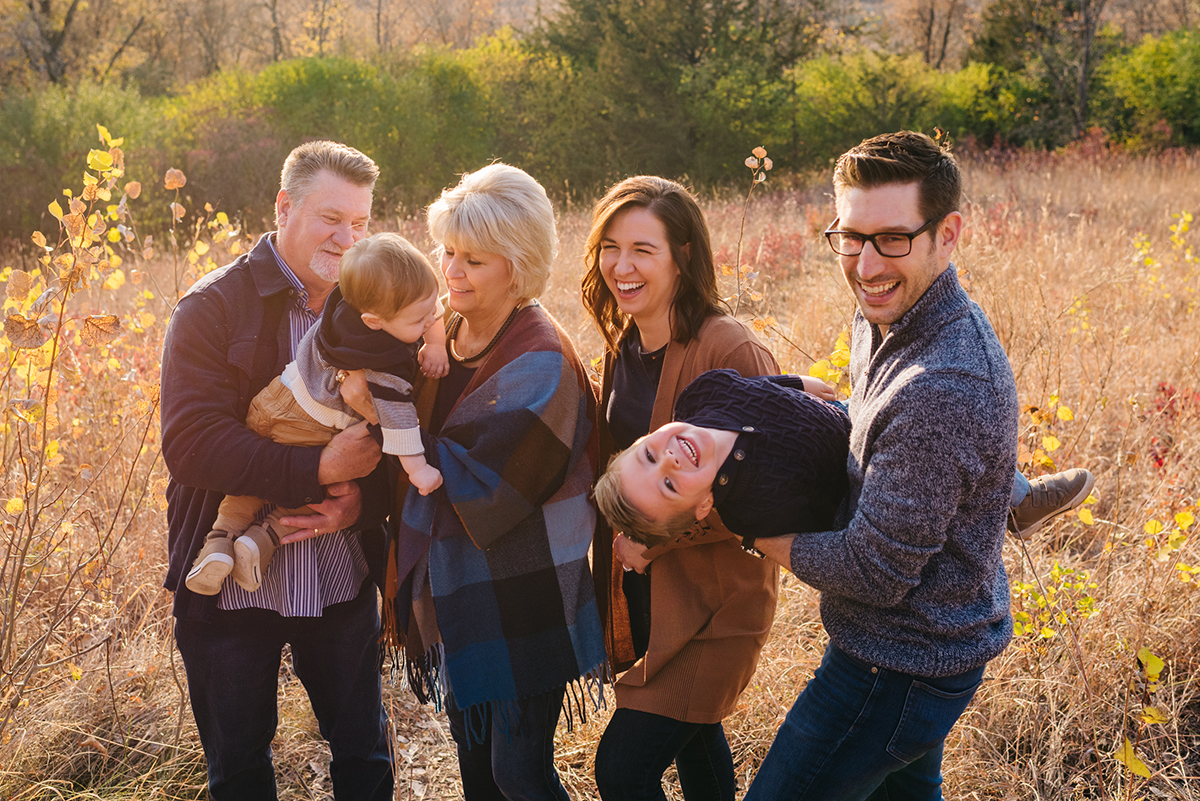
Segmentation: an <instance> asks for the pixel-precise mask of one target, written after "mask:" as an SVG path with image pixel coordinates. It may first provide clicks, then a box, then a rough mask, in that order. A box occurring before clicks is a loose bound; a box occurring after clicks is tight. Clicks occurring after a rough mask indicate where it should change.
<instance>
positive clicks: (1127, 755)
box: [1113, 737, 1150, 779]
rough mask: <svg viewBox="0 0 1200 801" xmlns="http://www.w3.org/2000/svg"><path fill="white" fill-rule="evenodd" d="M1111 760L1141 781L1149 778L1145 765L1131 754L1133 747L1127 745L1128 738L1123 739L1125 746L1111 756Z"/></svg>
mask: <svg viewBox="0 0 1200 801" xmlns="http://www.w3.org/2000/svg"><path fill="white" fill-rule="evenodd" d="M1113 759H1115V760H1117V761H1118V762H1120V763H1121V764H1122V765H1124V766H1125V767H1127V768H1129V771H1130V772H1131V773H1134V774H1136V775H1138V776H1141V777H1142V778H1143V779H1149V778H1150V768H1148V767H1146V763H1145V762H1143V761H1142V760H1140V759H1138V756H1137V754H1135V753H1134V752H1133V746H1132V745H1130V744H1129V738H1128V737H1126V738H1125V745H1124V746H1123V747H1122V748H1120V749H1118V750H1117V751H1116V752H1115V753H1114V754H1113Z"/></svg>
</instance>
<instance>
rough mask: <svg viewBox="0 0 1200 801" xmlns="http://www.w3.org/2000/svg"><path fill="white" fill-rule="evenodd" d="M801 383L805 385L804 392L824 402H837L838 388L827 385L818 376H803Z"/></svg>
mask: <svg viewBox="0 0 1200 801" xmlns="http://www.w3.org/2000/svg"><path fill="white" fill-rule="evenodd" d="M800 381H801V382H803V384H804V391H805V392H807V393H808V394H809V395H816V396H817V397H818V398H820V399H821V400H824V401H835V400H837V388H836V387H834V386H832V385H830V384H826V383H825V382H824V381H822V380H821V379H819V378H817V377H816V376H811V375H805V376H801V377H800Z"/></svg>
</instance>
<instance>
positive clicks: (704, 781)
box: [596, 709, 737, 801]
mask: <svg viewBox="0 0 1200 801" xmlns="http://www.w3.org/2000/svg"><path fill="white" fill-rule="evenodd" d="M672 762H674V763H675V770H676V771H677V773H678V774H679V789H680V790H682V791H683V798H684V801H733V795H734V791H735V790H736V789H737V778H736V776H735V774H734V772H733V754H732V753H730V751H729V741H728V740H726V739H725V729H724V728H722V726H721V724H720V723H685V722H684V721H681V720H675V719H674V718H668V717H665V716H663V715H655V714H653V713H651V712H642V711H641V710H637V709H617V710H616V711H615V712H614V713H613V716H612V720H610V721H609V723H608V728H606V729H605V730H604V736H603V737H601V738H600V745H598V746H597V747H596V786H597V788H598V789H599V790H600V797H601V798H602V799H604V801H665V800H666V797H667V796H666V794H665V793H664V792H663V787H662V777H663V773H665V772H666V770H667V768H668V767H670V765H671V763H672Z"/></svg>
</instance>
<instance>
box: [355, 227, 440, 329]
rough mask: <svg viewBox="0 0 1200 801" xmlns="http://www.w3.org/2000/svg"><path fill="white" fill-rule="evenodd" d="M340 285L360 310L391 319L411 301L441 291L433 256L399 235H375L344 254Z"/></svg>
mask: <svg viewBox="0 0 1200 801" xmlns="http://www.w3.org/2000/svg"><path fill="white" fill-rule="evenodd" d="M338 286H339V287H340V288H341V290H342V297H343V298H345V299H346V302H347V303H349V304H350V305H351V306H353V307H354V308H355V309H357V310H358V311H360V312H372V313H374V314H377V315H379V316H380V317H382V318H383V319H385V320H390V319H392V318H393V317H395V316H396V314H398V313H399V311H400V310H401V309H403V308H404V307H405V306H408V305H409V304H411V303H416V302H417V301H419V300H424V299H425V298H427V297H429V295H430V293H432V292H437V289H438V282H437V275H436V274H435V273H434V271H433V266H432V265H430V263H429V259H427V258H425V255H424V254H423V253H421V251H419V250H417V249H416V247H414V246H413V244H412V243H411V242H409V241H408V240H407V239H405V238H404V237H402V236H400V235H399V234H388V233H384V234H375V235H374V236H369V237H367V238H366V239H362V240H359V241H358V242H357V243H355V245H354V247H352V248H350V249H349V250H347V251H346V252H345V253H344V254H343V255H342V261H341V266H340V267H339V268H338Z"/></svg>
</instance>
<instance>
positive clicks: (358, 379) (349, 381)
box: [339, 370, 379, 425]
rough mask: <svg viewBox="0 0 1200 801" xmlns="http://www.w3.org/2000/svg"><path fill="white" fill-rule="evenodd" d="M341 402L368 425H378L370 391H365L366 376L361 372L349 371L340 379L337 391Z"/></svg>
mask: <svg viewBox="0 0 1200 801" xmlns="http://www.w3.org/2000/svg"><path fill="white" fill-rule="evenodd" d="M339 391H340V392H341V394H342V400H344V401H345V402H346V404H347V405H348V406H349V407H350V408H351V409H353V410H354V411H356V412H358V414H359V416H360V417H362V418H363V419H364V420H366V421H367V422H368V423H374V424H375V425H379V417H378V416H376V414H375V402H374V401H372V400H371V391H370V390H369V389H367V374H366V373H365V372H363V371H362V370H351V371H350V372H348V373H346V375H345V377H344V378H343V379H342V387H341V389H340V390H339Z"/></svg>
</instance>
